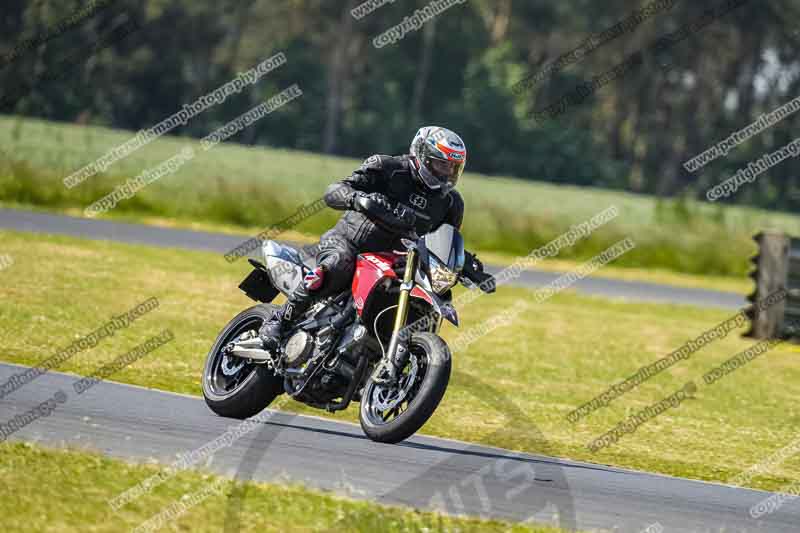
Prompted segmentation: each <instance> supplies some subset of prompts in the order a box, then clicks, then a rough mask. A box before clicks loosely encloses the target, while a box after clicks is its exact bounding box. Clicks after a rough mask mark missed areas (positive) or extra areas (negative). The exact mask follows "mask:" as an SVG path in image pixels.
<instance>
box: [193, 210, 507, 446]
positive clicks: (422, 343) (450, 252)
mask: <svg viewBox="0 0 800 533" xmlns="http://www.w3.org/2000/svg"><path fill="white" fill-rule="evenodd" d="M363 201H364V203H365V206H364V209H365V210H366V211H369V210H370V209H372V210H373V211H376V212H377V211H379V210H378V209H375V208H374V205H372V204H370V203H369V200H368V199H366V200H363ZM398 209H400V212H398ZM392 215H393V216H394V217H395V218H396V219H399V220H404V219H407V216H408V213H405V212H402V208H396V209H395V211H394V212H393V213H392ZM400 242H401V243H402V246H403V248H404V250H399V251H393V252H391V253H386V252H379V253H362V254H359V255H358V257H357V260H356V268H355V275H354V277H353V281H352V287H351V290H349V291H345V292H343V293H341V294H339V295H336V296H332V297H329V298H325V299H322V300H321V301H318V302H316V303H315V304H313V305H312V306H311V307H310V308H309V309H308V311H306V313H305V314H303V315H302V316H300V317H298V318H296V319H295V320H294V321H293V324H292V326H291V328H290V330H289V332H288V333H287V334H286V335H285V336H284V340H283V341H282V343H281V344H282V345H281V347H280V348H279V349H277V350H276V352H277V353H272V352H270V351H266V350H264V349H263V343H262V341H261V339H260V338H259V335H258V331H259V328H260V327H261V325H262V324H263V323H264V322H265V321H267V320H269V319H270V318H271V317H272V315H273V313H274V311H275V310H276V309H277V307H278V306H277V305H274V304H272V303H271V302H272V301H273V300H274V299H275V298H276V297H277V295H278V294H280V293H283V294H284V295H286V296H288V295H289V294H291V293H292V292H293V291H294V289H295V288H296V287H297V286H298V284H299V283H302V280H303V277H304V276H305V274H306V273H307V272H308V271H310V270H312V269H313V268H314V267H315V266H316V264H315V260H314V258H313V257H311V258H305V259H304V258H303V257H302V255H301V254H300V252H299V251H298V250H297V249H295V248H294V247H292V246H289V245H286V244H281V243H278V242H274V241H266V242H265V243H263V245H262V246H261V247H260V248H259V249H257V250H256V251H255V253H254V254H253V255H252V256H251V257H250V258H249V259H248V261H249V262H250V264H251V265H252V266H253V267H254V270H253V271H252V272H251V273H250V274H249V275H248V276H247V277H246V278H245V279H244V281H242V283H241V284H240V285H239V288H240V289H241V290H242V291H243V292H244V293H245V294H246V295H247V296H248V297H250V298H251V299H253V300H255V301H256V302H259V303H258V304H257V305H255V306H253V307H250V308H249V309H246V310H244V311H242V312H241V313H240V314H239V315H237V316H236V317H234V318H233V319H232V320H231V321H230V322H229V323H228V324H227V325H226V326H225V328H224V329H223V330H222V332H220V334H219V335H218V337H217V339H216V341H215V342H214V344H213V346H212V347H211V350H210V352H209V354H208V356H207V358H206V362H205V367H204V370H203V380H202V381H203V396H204V397H205V401H206V403H207V404H208V406H209V407H210V408H211V410H212V411H213V412H215V413H216V414H218V415H221V416H225V417H232V418H240V419H243V418H248V417H250V416H253V415H255V414H257V413H259V412H260V411H262V410H263V409H264V408H266V407H267V406H268V405H270V404H271V403H272V402H273V401H274V400H275V399H276V398H277V397H278V396H279V395H281V394H284V393H285V394H287V395H289V396H290V397H291V398H292V399H294V400H297V401H299V402H302V403H304V404H306V405H309V406H312V407H315V408H318V409H325V410H327V411H330V412H336V411H341V410H344V409H347V408H348V406H349V405H350V403H351V402H353V401H355V402H358V403H360V412H359V420H360V422H361V428H362V429H363V431H364V433H365V434H366V435H367V437H369V438H370V439H372V440H373V441H377V442H385V443H396V442H400V441H402V440H404V439H406V438H408V437H410V436H411V435H413V434H414V433H416V432H417V431H418V430H419V429H420V428H421V427H422V426H423V425H424V424H425V423H426V422H427V421H428V419H429V418H430V417H431V416H432V415H433V413H434V411H435V410H436V408H437V407H438V405H439V403H440V401H441V400H442V397H443V396H444V393H445V390H446V389H447V385H448V382H449V379H450V370H451V356H450V350H449V348H448V347H447V344H446V343H445V342H444V340H442V338H441V337H440V336H439V335H438V333H439V331H440V329H441V327H442V324H443V320H444V319H446V320H448V321H449V322H451V323H452V324H453V325H455V326H456V327H457V326H458V322H459V321H458V315H457V313H456V310H455V309H454V307H453V305H452V289H453V287H455V286H456V285H457V284H458V283H459V282H461V283H462V284H463V285H465V286H466V287H468V288H475V287H478V288H480V289H481V290H483V291H484V292H487V293H488V292H494V290H495V283H494V278H493V277H492V276H491V275H489V274H486V273H484V272H483V267H482V265H481V264H480V262H479V261H477V260H476V259H475V258H474V256H472V255H471V254H469V252H466V251H465V250H464V240H463V238H462V236H461V234H460V233H459V231H458V230H457V229H456V228H455V227H453V226H451V225H448V224H443V225H441V226H440V227H439V228H438V229H437V230H436V231H434V232H431V233H428V234H427V235H424V236H422V237H420V236H417V235H416V234H414V232H413V230H409V232H407V238H402V239H401V241H400Z"/></svg>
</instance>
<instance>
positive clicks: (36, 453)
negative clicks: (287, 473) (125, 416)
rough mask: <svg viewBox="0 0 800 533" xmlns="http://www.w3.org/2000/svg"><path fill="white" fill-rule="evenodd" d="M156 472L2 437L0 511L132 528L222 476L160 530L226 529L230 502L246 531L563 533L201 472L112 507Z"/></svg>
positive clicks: (33, 526) (89, 526) (80, 525)
mask: <svg viewBox="0 0 800 533" xmlns="http://www.w3.org/2000/svg"><path fill="white" fill-rule="evenodd" d="M157 470H158V469H157V468H156V467H153V466H144V465H132V464H128V463H125V462H122V461H119V460H114V459H109V458H106V457H103V456H100V455H95V454H90V453H85V452H77V451H54V450H49V449H46V448H42V447H39V446H34V445H31V444H21V443H15V444H0V477H2V479H3V483H2V485H0V513H2V516H3V527H4V530H5V531H12V532H14V531H20V532H21V531H58V532H59V533H67V532H80V533H85V532H92V533H99V532H112V531H113V532H117V531H130V530H131V529H133V528H135V527H138V526H139V525H140V524H142V523H143V522H145V521H147V520H150V519H151V518H152V517H154V516H156V515H158V514H159V513H161V512H163V511H164V510H165V509H167V508H169V506H171V505H172V504H174V503H175V502H178V501H180V500H181V498H182V497H184V496H186V495H194V494H197V493H198V492H199V491H202V490H203V489H205V488H208V487H211V486H213V483H216V482H219V483H220V485H219V487H220V489H221V490H219V492H218V493H217V494H213V493H212V494H210V495H209V496H208V498H206V499H204V500H203V501H202V502H201V503H199V504H198V505H196V506H194V507H191V508H190V509H188V510H187V511H186V512H185V513H184V514H182V515H181V516H180V517H179V518H178V519H177V520H175V521H174V522H172V523H170V524H169V525H168V526H166V527H165V528H164V529H162V531H167V530H168V531H193V532H202V531H209V532H210V531H213V532H219V531H223V530H225V526H226V523H225V519H226V516H228V514H227V509H228V505H229V504H230V502H235V505H240V506H241V507H240V510H239V514H238V523H239V524H240V527H241V528H240V529H238V531H242V532H243V533H244V532H250V531H252V532H255V531H258V532H262V533H263V532H266V533H270V532H272V533H295V532H297V533H300V532H309V531H328V532H356V531H359V532H365V533H366V532H373V531H382V532H383V531H386V532H391V533H401V532H402V533H406V532H408V533H411V532H419V533H427V532H432V531H459V532H464V533H468V532H478V531H481V532H509V533H510V532H520V533H522V532H529V533H558V532H559V531H562V530H559V529H554V528H546V527H535V526H528V525H512V524H508V523H503V522H499V521H486V520H477V519H467V518H454V517H449V516H443V515H439V514H435V513H423V512H417V511H411V510H408V509H402V508H399V507H389V506H383V505H377V504H374V503H368V502H360V501H353V500H348V499H345V498H342V497H338V496H334V495H330V494H325V493H323V492H319V491H315V490H309V489H306V488H303V487H300V486H283V485H273V484H262V483H248V484H247V485H246V486H243V485H241V484H234V482H232V481H229V480H224V479H222V478H219V477H216V476H213V475H210V474H205V473H201V472H196V471H184V472H179V473H177V474H176V475H175V476H174V477H171V478H170V479H169V480H168V481H166V482H164V483H163V484H161V485H159V486H158V487H156V488H155V489H154V490H153V491H152V492H151V493H149V494H146V495H144V496H142V497H141V498H139V499H137V500H135V501H134V502H131V503H129V504H128V505H126V506H124V507H123V508H121V509H120V510H119V512H116V513H115V512H114V511H113V510H112V509H111V507H109V505H108V500H109V499H111V498H113V497H115V496H117V495H119V494H120V493H122V492H124V491H125V490H127V489H129V488H131V487H132V486H134V485H135V484H136V483H139V482H141V481H143V480H144V479H146V478H148V477H149V476H151V475H153V474H155V473H156V472H157ZM242 488H246V490H241V489H242ZM231 494H234V496H233V497H231Z"/></svg>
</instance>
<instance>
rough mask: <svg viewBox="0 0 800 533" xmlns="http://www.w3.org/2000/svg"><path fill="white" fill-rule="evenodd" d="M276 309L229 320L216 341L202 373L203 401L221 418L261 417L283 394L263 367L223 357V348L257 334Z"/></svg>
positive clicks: (269, 307) (278, 379)
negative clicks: (243, 337)
mask: <svg viewBox="0 0 800 533" xmlns="http://www.w3.org/2000/svg"><path fill="white" fill-rule="evenodd" d="M276 308H277V306H275V305H271V304H260V305H256V306H253V307H251V308H250V309H246V310H244V311H242V312H241V313H239V314H238V315H237V316H236V317H235V318H234V319H233V320H231V321H230V322H229V323H228V325H227V326H225V329H223V330H222V332H221V333H220V334H219V336H218V337H217V340H216V341H215V342H214V346H212V347H211V351H210V352H209V353H208V357H207V358H206V364H205V368H204V369H203V397H204V398H205V400H206V404H208V406H209V407H210V408H211V410H212V411H214V412H215V413H217V414H218V415H220V416H226V417H230V418H239V419H244V418H248V417H251V416H253V415H255V414H258V413H260V412H261V411H262V410H264V408H266V407H267V406H268V405H269V404H270V403H272V402H273V400H275V398H277V397H278V396H279V395H280V394H281V393H282V392H283V378H281V377H279V376H276V375H275V374H274V373H273V372H272V370H270V369H269V368H267V367H266V366H264V365H262V364H254V363H250V362H248V361H246V360H244V359H241V358H239V357H234V356H230V355H226V354H224V353H223V350H222V349H223V348H224V347H225V346H226V345H228V343H230V342H232V341H234V340H236V339H237V338H239V336H240V335H242V334H243V333H245V332H247V331H252V330H255V331H258V329H259V328H260V327H261V325H262V324H263V323H264V322H265V321H267V320H269V319H270V318H271V317H272V314H273V313H274V312H275V309H276Z"/></svg>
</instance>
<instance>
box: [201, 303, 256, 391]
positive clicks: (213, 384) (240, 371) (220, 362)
mask: <svg viewBox="0 0 800 533" xmlns="http://www.w3.org/2000/svg"><path fill="white" fill-rule="evenodd" d="M263 323H264V321H263V319H262V318H261V317H250V318H246V319H244V320H243V321H242V322H240V323H239V324H237V325H236V327H234V328H233V329H231V331H230V332H229V333H228V334H227V335H226V336H225V337H224V338H223V340H222V342H221V343H219V345H218V346H219V348H218V349H217V351H216V353H215V354H214V356H213V359H212V361H211V368H210V369H209V372H208V375H207V376H206V383H207V384H208V388H209V390H210V391H211V392H212V393H214V394H215V395H217V396H228V395H230V394H232V393H234V392H236V391H237V390H238V389H239V388H241V387H242V385H244V383H245V382H246V381H247V380H248V378H249V377H250V376H251V375H252V374H253V373H254V372H255V371H256V369H257V365H255V364H253V363H250V362H248V361H247V360H245V359H242V358H240V357H233V356H229V355H226V354H224V353H223V349H224V348H225V346H227V345H228V344H230V343H231V342H233V341H234V340H236V339H238V338H239V337H240V336H241V335H242V334H243V333H245V332H247V331H252V330H256V331H258V329H259V328H260V327H261V325H262V324H263Z"/></svg>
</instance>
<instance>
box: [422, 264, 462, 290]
mask: <svg viewBox="0 0 800 533" xmlns="http://www.w3.org/2000/svg"><path fill="white" fill-rule="evenodd" d="M429 260H430V265H431V288H432V289H433V292H435V293H436V294H444V293H445V292H447V291H448V290H450V289H451V288H452V287H453V286H454V285H455V284H456V283H458V274H457V273H455V272H453V271H452V270H450V269H449V268H447V267H446V266H444V265H443V264H441V263H440V262H439V261H438V260H436V258H435V257H433V255H430V256H429Z"/></svg>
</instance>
